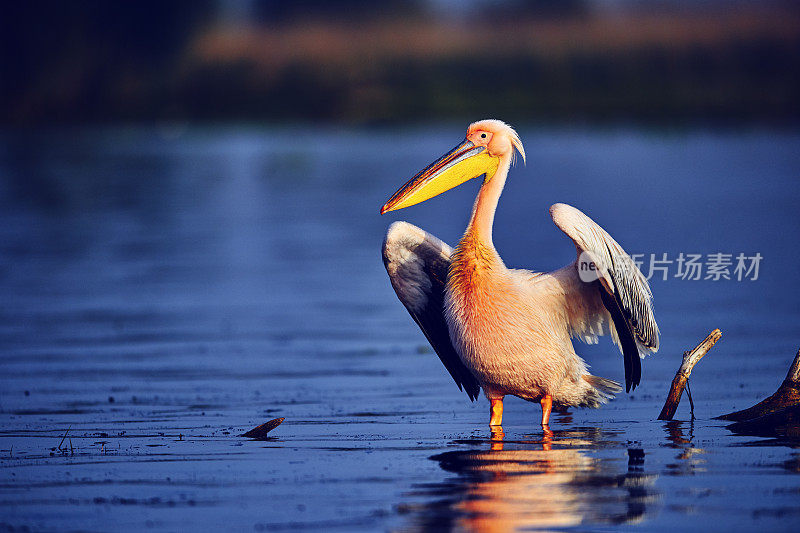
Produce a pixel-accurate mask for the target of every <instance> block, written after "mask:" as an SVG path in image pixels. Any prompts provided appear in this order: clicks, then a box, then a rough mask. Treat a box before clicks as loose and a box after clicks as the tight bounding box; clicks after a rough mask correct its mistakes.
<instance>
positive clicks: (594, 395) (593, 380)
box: [581, 374, 622, 407]
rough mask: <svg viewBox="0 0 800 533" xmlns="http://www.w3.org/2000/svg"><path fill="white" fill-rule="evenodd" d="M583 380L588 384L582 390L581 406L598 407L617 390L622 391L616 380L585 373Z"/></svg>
mask: <svg viewBox="0 0 800 533" xmlns="http://www.w3.org/2000/svg"><path fill="white" fill-rule="evenodd" d="M583 380H584V381H586V383H588V384H589V386H588V387H586V389H585V391H584V396H583V401H582V402H581V405H582V406H586V407H600V405H601V404H604V403H606V402H607V401H608V400H610V399H611V398H613V397H614V395H615V394H617V393H618V392H622V386H621V385H620V384H619V383H617V382H616V381H613V380H610V379H606V378H601V377H599V376H593V375H591V374H585V375H584V376H583Z"/></svg>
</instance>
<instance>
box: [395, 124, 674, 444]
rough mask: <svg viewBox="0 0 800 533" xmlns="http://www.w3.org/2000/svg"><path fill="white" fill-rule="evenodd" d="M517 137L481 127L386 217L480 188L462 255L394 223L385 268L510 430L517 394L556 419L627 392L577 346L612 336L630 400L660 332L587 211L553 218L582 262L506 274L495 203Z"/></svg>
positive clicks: (432, 338) (459, 374)
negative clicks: (465, 188)
mask: <svg viewBox="0 0 800 533" xmlns="http://www.w3.org/2000/svg"><path fill="white" fill-rule="evenodd" d="M515 151H516V152H519V154H520V155H521V156H522V159H523V162H524V161H525V149H524V148H523V146H522V142H521V141H520V138H519V136H518V135H517V133H516V132H515V131H514V130H513V129H512V128H511V127H510V126H509V125H507V124H505V123H504V122H502V121H499V120H492V119H490V120H481V121H479V122H475V123H473V124H471V125H470V126H469V128H468V129H467V135H466V139H465V140H464V141H463V142H461V143H460V144H459V145H458V146H456V147H455V148H453V149H452V150H451V151H449V152H448V153H446V154H445V155H443V156H442V157H440V158H439V159H437V160H436V161H435V162H433V163H432V164H430V165H429V166H428V167H426V168H425V169H423V170H422V171H421V172H419V173H418V174H417V175H416V176H414V177H413V178H411V179H410V180H409V181H408V182H407V183H406V184H405V185H403V186H402V187H401V188H400V189H399V190H398V191H397V192H396V193H394V195H392V197H391V198H389V200H388V201H387V202H386V204H384V205H383V207H382V208H381V214H384V213H386V212H388V211H393V210H396V209H402V208H405V207H409V206H412V205H415V204H418V203H420V202H423V201H425V200H428V199H430V198H432V197H434V196H436V195H439V194H441V193H443V192H445V191H447V190H449V189H452V188H453V187H456V186H457V185H460V184H462V183H464V182H465V181H467V180H470V179H472V178H477V177H481V176H482V177H483V184H482V185H481V188H480V190H479V192H478V196H477V198H476V200H475V204H474V206H473V208H472V215H471V217H470V220H469V224H468V225H467V229H466V231H465V232H464V236H463V237H462V238H461V241H459V243H458V245H457V246H456V247H455V249H452V248H450V246H448V245H447V244H445V243H444V242H442V241H441V240H439V239H437V238H436V237H434V236H433V235H431V234H429V233H427V232H425V231H423V230H422V229H420V228H418V227H416V226H414V225H412V224H409V223H407V222H394V223H393V224H392V225H391V226H390V227H389V230H388V232H387V234H386V238H385V240H384V243H383V261H384V265H385V266H386V270H387V272H388V274H389V278H390V280H391V284H392V287H393V288H394V290H395V292H396V293H397V296H398V298H399V299H400V301H401V302H402V303H403V305H404V306H405V307H406V309H407V310H408V312H409V313H410V314H411V316H412V318H413V319H414V321H415V322H416V323H417V324H418V325H419V327H420V329H422V332H423V333H424V334H425V336H426V337H427V339H428V341H429V342H430V344H431V346H432V347H433V349H434V350H435V352H436V353H437V355H438V356H439V359H440V360H441V361H442V363H444V366H445V368H446V369H447V371H448V372H449V373H450V375H451V376H452V377H453V379H454V380H455V382H456V384H457V385H458V387H459V389H461V390H464V391H465V392H466V393H467V395H468V396H469V398H470V400H473V401H474V400H475V399H477V397H478V394H479V392H480V389H483V392H484V395H485V396H486V398H487V399H488V400H489V403H490V411H489V414H490V418H489V425H490V426H491V427H496V426H501V424H502V419H503V398H504V397H505V396H506V395H509V394H510V395H513V396H517V397H519V398H522V399H524V400H527V401H531V402H538V403H540V404H541V408H542V420H541V424H542V427H543V428H548V427H549V426H548V424H549V419H550V412H551V410H552V408H553V406H554V405H555V406H556V407H557V408H566V407H568V406H578V407H599V406H600V404H603V403H605V402H606V401H608V400H609V399H610V398H612V397H613V396H614V394H616V393H618V392H620V391H621V390H622V388H621V387H620V385H619V383H617V382H615V381H612V380H610V379H605V378H601V377H598V376H594V375H592V374H590V373H589V371H588V369H587V365H586V363H585V362H584V361H583V359H582V358H581V357H580V356H578V355H577V354H576V353H575V348H574V346H573V344H572V338H573V337H575V338H578V339H581V340H583V341H584V342H587V343H596V342H597V341H598V336H599V335H606V334H610V335H611V338H612V340H613V341H614V343H615V344H616V345H617V346H618V347H619V349H620V351H621V352H622V355H623V360H624V366H625V390H626V391H627V392H630V391H631V390H632V389H635V388H636V386H637V385H638V384H639V382H640V380H641V362H640V358H644V357H645V356H646V355H647V354H649V353H653V352H656V351H657V350H658V337H659V330H658V325H657V324H656V321H655V318H654V316H653V308H652V293H651V291H650V286H649V285H648V283H647V280H646V279H645V277H644V276H643V275H642V273H641V272H640V271H639V269H638V268H636V266H635V265H634V263H633V261H632V260H631V258H630V257H629V256H628V254H627V253H626V252H625V251H624V250H623V249H622V247H621V246H620V245H619V244H617V242H616V241H615V240H614V239H613V238H612V237H611V236H610V235H609V234H608V233H607V232H606V231H605V230H604V229H603V228H601V227H600V226H599V225H597V224H596V223H595V222H594V221H593V220H592V219H590V218H589V217H588V216H586V215H585V214H583V213H582V212H581V211H580V210H578V209H576V208H574V207H572V206H569V205H566V204H555V205H553V206H552V207H551V208H550V216H551V217H552V219H553V222H555V224H556V226H558V228H559V229H560V230H561V231H563V232H564V233H565V234H566V235H567V237H569V238H570V239H572V241H573V243H574V244H575V248H576V250H577V255H578V257H577V259H576V260H575V261H574V262H572V263H570V264H568V265H566V266H565V267H563V268H561V269H559V270H556V271H554V272H546V273H545V272H533V271H530V270H518V269H510V268H507V267H506V265H505V264H504V263H503V260H502V259H501V258H500V255H499V254H498V253H497V250H496V249H495V247H494V245H493V243H492V226H493V223H494V214H495V210H496V208H497V202H498V200H499V199H500V194H501V193H502V192H503V186H504V185H505V182H506V178H507V176H508V171H509V169H510V168H511V166H512V164H513V163H514V159H515Z"/></svg>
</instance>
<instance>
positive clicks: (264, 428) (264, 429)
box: [241, 418, 285, 440]
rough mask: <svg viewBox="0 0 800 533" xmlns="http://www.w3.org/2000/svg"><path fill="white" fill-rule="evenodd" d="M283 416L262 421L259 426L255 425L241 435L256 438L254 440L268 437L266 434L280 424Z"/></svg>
mask: <svg viewBox="0 0 800 533" xmlns="http://www.w3.org/2000/svg"><path fill="white" fill-rule="evenodd" d="M284 420H285V419H284V418H273V419H272V420H270V421H269V422H264V423H263V424H261V425H260V426H256V427H254V428H253V429H251V430H250V431H248V432H247V433H242V435H241V436H242V437H247V438H248V439H256V440H264V439H266V438H268V436H267V434H268V433H269V432H270V431H272V430H273V429H275V428H276V427H278V426H280V425H281V422H283V421H284Z"/></svg>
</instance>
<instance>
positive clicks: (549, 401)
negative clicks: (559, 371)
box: [540, 394, 553, 428]
mask: <svg viewBox="0 0 800 533" xmlns="http://www.w3.org/2000/svg"><path fill="white" fill-rule="evenodd" d="M540 403H541V404H542V427H543V428H546V427H548V424H550V411H552V410H553V397H552V396H550V395H549V394H545V395H544V396H543V397H542V399H541V402H540Z"/></svg>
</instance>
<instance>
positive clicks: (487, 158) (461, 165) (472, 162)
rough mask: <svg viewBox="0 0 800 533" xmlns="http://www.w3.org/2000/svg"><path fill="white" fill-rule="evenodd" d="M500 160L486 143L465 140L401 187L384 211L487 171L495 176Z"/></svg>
mask: <svg viewBox="0 0 800 533" xmlns="http://www.w3.org/2000/svg"><path fill="white" fill-rule="evenodd" d="M499 164H500V158H498V157H493V156H491V155H489V153H488V152H487V151H486V147H485V146H475V145H474V144H473V143H472V141H464V142H463V143H461V144H459V145H458V146H456V147H455V148H453V149H452V150H450V151H449V152H447V153H446V154H445V155H443V156H442V157H440V158H439V159H437V160H436V161H434V162H433V163H431V164H430V165H428V166H427V167H426V168H425V169H424V170H422V171H421V172H420V173H419V174H417V175H416V176H414V177H413V178H411V179H410V180H408V183H406V184H405V185H403V186H402V187H400V189H399V190H398V191H397V192H396V193H394V194H393V195H392V197H391V198H389V201H388V202H386V203H385V204H384V205H383V207H381V214H384V213H386V212H387V211H394V210H395V209H403V208H404V207H409V206H412V205H414V204H418V203H420V202H424V201H425V200H430V199H431V198H433V197H434V196H436V195H439V194H442V193H443V192H445V191H449V190H450V189H452V188H453V187H456V186H458V185H461V184H462V183H464V182H465V181H467V180H471V179H472V178H477V177H478V176H482V175H484V174H485V175H486V179H487V180H488V179H491V177H492V176H494V173H495V172H496V171H497V167H498V165H499Z"/></svg>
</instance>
